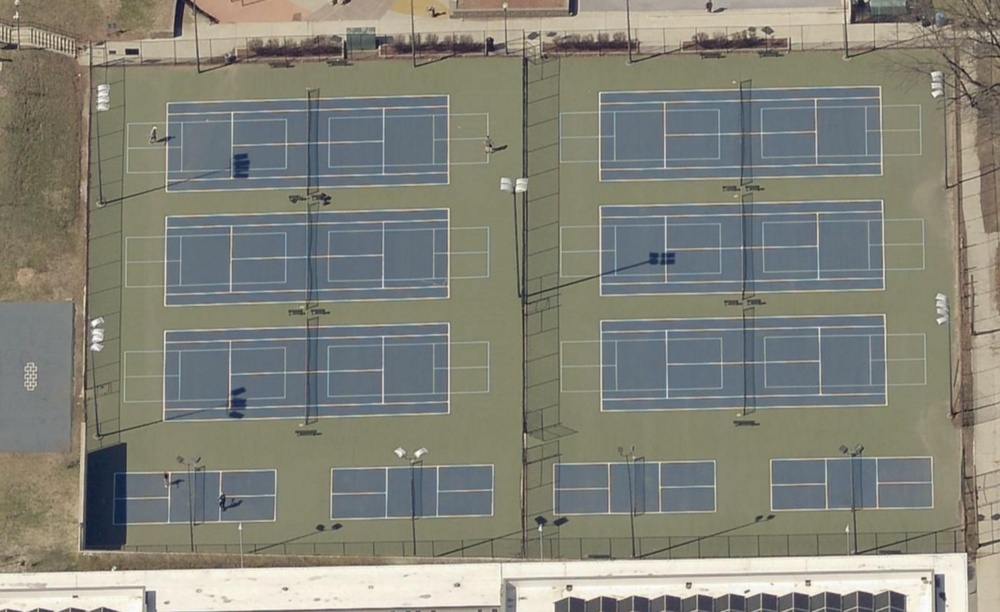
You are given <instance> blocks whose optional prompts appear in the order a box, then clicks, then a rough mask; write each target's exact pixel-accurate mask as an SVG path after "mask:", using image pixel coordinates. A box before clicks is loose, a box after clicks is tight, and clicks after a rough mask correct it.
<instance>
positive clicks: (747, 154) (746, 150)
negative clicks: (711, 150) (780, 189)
mask: <svg viewBox="0 0 1000 612" xmlns="http://www.w3.org/2000/svg"><path fill="white" fill-rule="evenodd" d="M752 107H753V81H752V80H750V79H744V80H741V81H740V184H741V185H749V184H750V183H752V182H753V149H752V143H751V137H752V133H753V112H752Z"/></svg>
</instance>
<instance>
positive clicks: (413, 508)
mask: <svg viewBox="0 0 1000 612" xmlns="http://www.w3.org/2000/svg"><path fill="white" fill-rule="evenodd" d="M392 452H393V453H394V454H395V455H396V457H398V458H400V459H402V460H404V461H408V462H409V463H410V536H411V538H412V540H413V556H414V557H416V556H417V486H416V474H415V471H416V466H417V464H418V463H421V464H422V463H423V461H422V460H421V458H422V457H423V456H424V455H426V454H427V453H428V452H430V451H428V450H427V449H426V448H425V447H423V446H421V447H420V448H418V449H417V450H415V451H413V454H412V455H410V454H409V453H408V452H406V449H404V448H403V447H402V446H400V447H398V448H396V449H395V450H394V451H392Z"/></svg>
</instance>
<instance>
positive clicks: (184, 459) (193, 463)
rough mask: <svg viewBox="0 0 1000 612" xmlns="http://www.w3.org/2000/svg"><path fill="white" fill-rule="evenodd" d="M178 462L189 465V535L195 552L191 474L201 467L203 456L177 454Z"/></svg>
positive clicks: (192, 550) (192, 549)
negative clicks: (191, 457)
mask: <svg viewBox="0 0 1000 612" xmlns="http://www.w3.org/2000/svg"><path fill="white" fill-rule="evenodd" d="M177 463H180V464H181V465H183V466H185V467H187V490H188V535H189V537H190V540H191V552H194V482H192V478H191V475H192V473H193V472H194V470H195V469H196V468H198V467H200V463H201V457H195V458H194V459H188V458H187V457H182V456H181V455H177Z"/></svg>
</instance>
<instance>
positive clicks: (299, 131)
mask: <svg viewBox="0 0 1000 612" xmlns="http://www.w3.org/2000/svg"><path fill="white" fill-rule="evenodd" d="M166 142H167V191H220V190H231V189H295V188H304V187H307V186H314V187H316V188H319V189H325V188H332V187H373V186H378V185H395V186H401V185H445V184H447V183H448V96H446V95H435V96H387V97H371V98H322V99H315V100H309V99H306V98H301V99H293V98H288V99H283V100H219V101H206V102H170V103H168V104H167V136H166Z"/></svg>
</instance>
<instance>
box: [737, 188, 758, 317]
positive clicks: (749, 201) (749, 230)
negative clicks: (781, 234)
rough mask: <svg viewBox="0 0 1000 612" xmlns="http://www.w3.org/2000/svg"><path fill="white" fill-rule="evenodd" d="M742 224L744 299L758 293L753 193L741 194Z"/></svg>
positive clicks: (741, 251)
mask: <svg viewBox="0 0 1000 612" xmlns="http://www.w3.org/2000/svg"><path fill="white" fill-rule="evenodd" d="M740 226H741V232H740V234H741V236H742V238H741V240H742V248H741V250H740V254H741V256H742V258H743V274H742V288H741V293H742V295H743V299H744V300H745V299H747V298H752V297H754V295H755V294H756V291H755V290H754V269H755V265H756V262H755V261H754V258H755V256H756V250H755V245H754V219H753V193H752V192H751V193H744V194H742V195H741V196H740Z"/></svg>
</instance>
